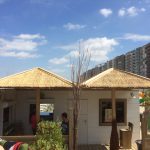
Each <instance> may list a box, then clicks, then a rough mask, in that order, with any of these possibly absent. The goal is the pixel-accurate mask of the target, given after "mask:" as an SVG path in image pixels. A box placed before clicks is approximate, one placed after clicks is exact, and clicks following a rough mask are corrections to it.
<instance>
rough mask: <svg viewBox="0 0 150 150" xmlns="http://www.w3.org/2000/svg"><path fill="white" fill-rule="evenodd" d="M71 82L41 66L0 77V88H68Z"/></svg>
mask: <svg viewBox="0 0 150 150" xmlns="http://www.w3.org/2000/svg"><path fill="white" fill-rule="evenodd" d="M70 87H72V83H71V82H70V81H68V80H66V79H64V78H62V77H60V76H58V75H56V74H54V73H52V72H49V71H46V70H44V69H42V68H33V69H31V70H27V71H24V72H21V73H18V74H14V75H11V76H7V77H4V78H1V79H0V88H70Z"/></svg>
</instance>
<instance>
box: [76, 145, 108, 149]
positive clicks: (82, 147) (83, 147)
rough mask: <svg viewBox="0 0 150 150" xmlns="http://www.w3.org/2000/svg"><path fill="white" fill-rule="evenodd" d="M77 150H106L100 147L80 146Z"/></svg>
mask: <svg viewBox="0 0 150 150" xmlns="http://www.w3.org/2000/svg"><path fill="white" fill-rule="evenodd" d="M79 150H106V148H104V147H103V146H101V145H80V146H79Z"/></svg>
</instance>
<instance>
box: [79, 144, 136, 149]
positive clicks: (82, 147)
mask: <svg viewBox="0 0 150 150" xmlns="http://www.w3.org/2000/svg"><path fill="white" fill-rule="evenodd" d="M79 150H109V146H106V147H105V146H101V145H80V146H79ZM120 150H137V148H136V145H133V148H132V149H123V148H122V149H120Z"/></svg>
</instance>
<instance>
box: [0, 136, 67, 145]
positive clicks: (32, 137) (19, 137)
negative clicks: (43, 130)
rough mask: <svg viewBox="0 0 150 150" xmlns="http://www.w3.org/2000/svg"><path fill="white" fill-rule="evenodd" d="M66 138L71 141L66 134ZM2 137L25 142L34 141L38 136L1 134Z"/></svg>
mask: <svg viewBox="0 0 150 150" xmlns="http://www.w3.org/2000/svg"><path fill="white" fill-rule="evenodd" d="M63 137H64V140H65V143H66V144H68V143H69V139H68V136H67V135H64V136H63ZM0 138H1V139H3V140H6V141H19V142H24V143H28V144H30V143H32V142H34V141H35V140H36V136H34V135H23V136H0Z"/></svg>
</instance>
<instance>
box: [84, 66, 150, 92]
mask: <svg viewBox="0 0 150 150" xmlns="http://www.w3.org/2000/svg"><path fill="white" fill-rule="evenodd" d="M83 85H84V86H85V87H87V88H135V89H136V88H137V89H138V88H150V79H149V78H145V77H142V76H139V75H136V74H133V73H129V72H126V71H122V70H118V69H114V68H110V69H108V70H106V71H104V72H102V73H100V74H98V75H96V76H94V77H93V78H90V79H89V80H87V81H85V82H83Z"/></svg>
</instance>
